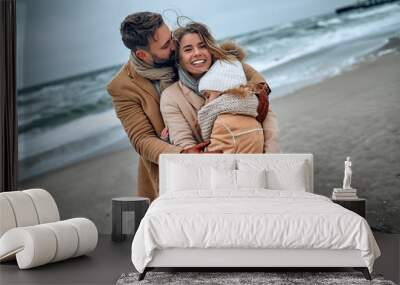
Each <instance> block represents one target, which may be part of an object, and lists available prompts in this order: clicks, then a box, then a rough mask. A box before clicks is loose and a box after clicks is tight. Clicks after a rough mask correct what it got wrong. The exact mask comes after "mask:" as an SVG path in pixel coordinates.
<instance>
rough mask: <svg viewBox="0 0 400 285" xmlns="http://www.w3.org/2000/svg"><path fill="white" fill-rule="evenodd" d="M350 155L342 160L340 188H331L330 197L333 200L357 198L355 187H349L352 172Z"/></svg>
mask: <svg viewBox="0 0 400 285" xmlns="http://www.w3.org/2000/svg"><path fill="white" fill-rule="evenodd" d="M351 164H352V163H351V160H350V156H348V157H346V161H345V162H344V178H343V187H342V188H333V193H332V199H333V200H355V199H357V198H358V197H357V189H354V188H351V185H350V184H351V176H352V174H353V172H352V170H351Z"/></svg>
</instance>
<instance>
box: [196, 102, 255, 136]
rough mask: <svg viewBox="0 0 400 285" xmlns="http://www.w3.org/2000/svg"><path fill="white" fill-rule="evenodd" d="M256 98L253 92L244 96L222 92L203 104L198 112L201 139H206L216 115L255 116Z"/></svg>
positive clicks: (209, 134)
mask: <svg viewBox="0 0 400 285" xmlns="http://www.w3.org/2000/svg"><path fill="white" fill-rule="evenodd" d="M257 107H258V98H257V96H256V95H255V94H249V95H247V96H245V97H241V96H236V95H231V94H223V95H221V96H219V97H217V98H216V99H215V100H213V101H211V102H210V103H208V104H207V105H204V106H203V107H202V108H201V109H200V110H199V112H198V114H197V116H198V123H199V126H200V129H201V136H202V138H203V140H208V139H209V138H210V136H211V131H212V128H213V125H214V122H215V120H216V119H217V117H218V115H220V114H225V113H230V114H240V115H247V116H251V117H254V118H255V117H257V115H258V113H257Z"/></svg>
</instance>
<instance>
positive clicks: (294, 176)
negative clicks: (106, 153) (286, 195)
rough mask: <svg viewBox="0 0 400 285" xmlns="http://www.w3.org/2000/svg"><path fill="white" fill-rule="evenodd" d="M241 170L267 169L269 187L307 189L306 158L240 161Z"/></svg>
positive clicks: (293, 189)
mask: <svg viewBox="0 0 400 285" xmlns="http://www.w3.org/2000/svg"><path fill="white" fill-rule="evenodd" d="M238 168H239V169H240V170H251V169H254V170H259V169H263V168H264V169H265V170H266V176H267V179H266V180H267V187H266V188H268V189H272V190H290V191H303V192H304V191H306V189H307V188H308V186H307V185H308V181H307V180H306V173H307V167H306V163H305V161H304V160H270V161H268V163H265V162H263V161H260V160H256V161H238Z"/></svg>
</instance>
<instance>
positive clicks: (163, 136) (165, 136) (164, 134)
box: [160, 128, 169, 142]
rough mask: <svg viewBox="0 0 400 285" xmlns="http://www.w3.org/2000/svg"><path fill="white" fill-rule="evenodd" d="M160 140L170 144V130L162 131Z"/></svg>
mask: <svg viewBox="0 0 400 285" xmlns="http://www.w3.org/2000/svg"><path fill="white" fill-rule="evenodd" d="M160 139H162V140H163V141H165V142H169V132H168V128H164V129H163V130H162V131H161V135H160Z"/></svg>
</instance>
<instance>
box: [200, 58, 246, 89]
mask: <svg viewBox="0 0 400 285" xmlns="http://www.w3.org/2000/svg"><path fill="white" fill-rule="evenodd" d="M246 83H247V80H246V75H245V74H244V70H243V66H242V63H241V62H239V61H233V62H230V61H223V60H217V61H215V62H214V64H213V65H212V66H211V67H210V69H209V70H208V71H207V73H206V74H204V75H203V77H202V78H200V81H199V92H200V93H202V92H203V91H205V90H210V91H220V92H223V91H225V90H228V89H231V88H234V87H238V86H239V85H241V84H246Z"/></svg>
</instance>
